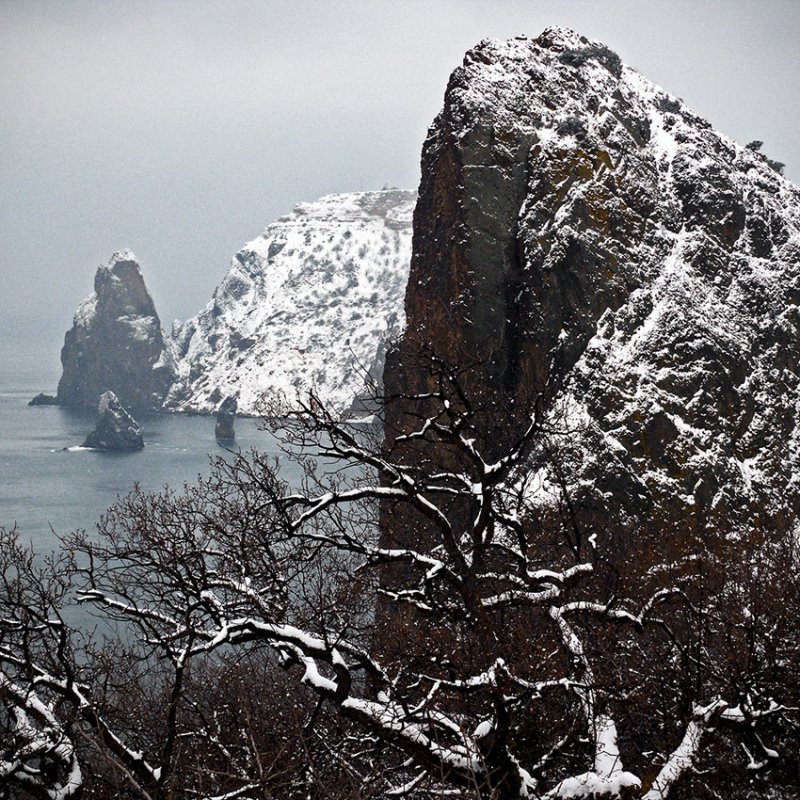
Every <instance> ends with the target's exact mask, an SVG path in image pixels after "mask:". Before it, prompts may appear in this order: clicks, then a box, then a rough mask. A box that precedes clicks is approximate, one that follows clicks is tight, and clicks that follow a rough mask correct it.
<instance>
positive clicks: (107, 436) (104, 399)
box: [83, 392, 144, 451]
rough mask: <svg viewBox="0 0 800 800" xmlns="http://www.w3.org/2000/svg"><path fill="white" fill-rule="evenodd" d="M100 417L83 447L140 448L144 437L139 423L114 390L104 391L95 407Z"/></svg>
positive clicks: (96, 448) (102, 448)
mask: <svg viewBox="0 0 800 800" xmlns="http://www.w3.org/2000/svg"><path fill="white" fill-rule="evenodd" d="M97 411H98V413H99V414H100V419H98V421H97V425H96V426H95V429H94V430H93V431H92V432H91V433H90V434H89V435H88V436H87V437H86V441H85V442H84V443H83V446H84V447H91V448H93V449H94V450H123V451H124V450H141V449H142V448H143V447H144V437H143V435H142V429H141V427H140V426H139V423H138V422H136V420H135V419H134V418H133V417H132V416H131V415H130V414H129V413H128V412H127V411H126V410H125V409H124V408H123V407H122V404H121V403H120V402H119V400H118V399H117V396H116V395H115V394H114V392H104V393H103V395H102V396H101V397H100V403H99V405H98V407H97Z"/></svg>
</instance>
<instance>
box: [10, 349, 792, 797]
mask: <svg viewBox="0 0 800 800" xmlns="http://www.w3.org/2000/svg"><path fill="white" fill-rule="evenodd" d="M428 383H429V388H428V389H426V391H425V392H420V393H419V394H417V395H415V396H413V397H410V398H403V402H404V403H406V405H407V406H408V407H410V408H412V409H415V411H414V412H413V413H412V414H410V415H409V416H408V417H407V424H405V425H404V427H403V429H402V430H396V431H392V432H390V435H389V436H387V437H385V438H384V437H383V434H381V433H379V432H376V431H375V430H373V429H370V428H369V427H368V426H365V425H359V424H354V423H348V422H343V421H341V418H340V416H339V415H335V414H332V413H330V412H329V410H328V409H326V408H325V406H324V404H322V403H321V402H320V401H319V399H318V398H316V397H315V396H314V395H313V394H312V395H310V396H309V397H308V398H307V400H306V401H305V402H304V403H302V404H301V408H300V410H299V411H294V412H292V413H291V414H289V415H288V416H283V417H282V418H281V420H280V423H279V425H280V429H281V431H282V434H283V436H284V440H285V443H286V452H287V457H288V456H292V457H294V458H296V459H299V460H300V461H301V462H302V463H303V464H304V467H305V480H304V483H303V486H302V487H299V488H298V487H290V486H288V485H287V484H286V483H285V482H284V481H282V480H281V478H280V473H279V471H278V469H277V467H276V465H275V464H274V463H272V462H270V460H269V459H267V458H265V457H264V456H263V455H260V454H258V453H250V454H246V455H239V456H237V457H235V458H233V460H231V461H230V462H229V463H226V462H220V463H218V464H217V466H216V469H215V471H214V473H213V474H212V476H211V478H210V479H208V480H205V481H201V482H200V483H199V484H198V485H197V486H195V487H186V488H185V489H184V491H183V492H182V493H176V492H172V491H167V492H164V493H161V494H155V495H153V494H146V493H142V492H139V491H136V492H134V493H133V494H131V495H130V496H129V497H128V498H126V499H125V500H124V501H122V502H121V503H119V504H117V505H116V506H115V507H114V508H112V509H111V511H110V512H109V513H108V515H106V517H105V518H104V519H103V520H102V521H101V523H100V525H99V536H98V537H87V536H76V537H72V538H71V539H70V540H69V542H68V547H69V548H70V553H68V554H67V555H65V556H62V557H61V558H60V559H56V560H55V561H54V562H52V563H51V564H49V565H48V566H47V567H46V568H45V569H46V574H43V573H41V572H40V571H38V569H39V568H38V567H36V564H35V561H34V560H33V559H32V557H31V556H30V554H28V553H26V552H25V551H24V550H22V549H21V548H19V545H18V542H17V541H16V539H15V537H14V536H13V535H7V536H6V538H5V539H4V541H3V545H4V547H3V552H4V554H5V555H4V558H5V559H6V562H5V565H6V575H7V577H6V580H5V585H4V593H3V598H2V600H0V607H2V613H3V619H2V636H3V638H2V641H0V644H2V647H1V648H0V667H2V670H3V673H2V675H3V681H4V683H3V690H2V698H3V703H4V708H5V709H6V711H5V717H4V718H3V719H4V725H3V731H4V752H5V755H4V756H3V761H2V762H0V770H3V772H2V774H3V776H4V777H5V778H6V780H7V783H8V785H9V786H13V787H15V788H14V789H13V791H15V792H22V791H23V790H24V791H27V792H28V793H29V794H30V795H32V796H37V797H38V796H41V797H64V798H66V797H70V796H76V795H77V793H78V792H79V791H80V786H81V784H82V781H81V769H82V768H83V765H84V763H86V764H89V765H90V766H91V770H92V772H93V775H96V776H98V777H97V780H99V781H104V783H103V784H102V785H104V786H106V787H114V789H113V791H115V792H119V793H127V794H128V795H130V796H136V797H142V798H167V797H173V796H182V797H198V798H199V797H206V798H212V797H213V798H220V799H221V798H234V797H270V796H272V793H278V794H277V796H281V797H292V796H298V797H299V796H303V797H305V796H315V797H353V798H355V797H362V798H366V797H415V798H423V797H438V796H461V797H475V798H494V799H495V800H505V799H506V798H520V797H529V798H534V797H536V798H568V797H572V798H575V797H586V798H590V797H607V798H640V799H641V800H666V798H668V797H669V798H678V797H681V796H682V795H681V792H682V791H683V787H687V786H688V787H694V788H690V789H689V791H699V790H698V788H697V787H700V788H701V789H702V791H704V792H707V793H708V794H707V796H708V797H714V796H715V795H714V794H713V792H715V791H716V788H715V787H718V786H720V785H724V780H723V782H722V784H720V781H719V778H718V777H717V778H714V777H712V778H708V777H706V776H707V775H708V774H709V771H713V770H714V769H716V770H717V773H716V775H717V776H718V775H719V774H720V772H721V773H722V774H723V775H724V774H725V773H726V772H727V773H730V772H731V771H732V770H734V769H737V768H738V769H739V770H740V773H741V774H743V775H760V774H764V773H768V772H771V773H772V774H778V775H779V778H778V780H779V781H783V785H782V786H781V784H780V783H779V784H777V785H778V788H779V789H781V788H782V789H784V790H786V791H794V792H795V794H796V789H797V787H796V780H795V783H794V786H793V787H792V778H791V777H790V776H789V777H787V775H788V772H787V770H791V761H790V760H787V757H784V756H782V755H781V754H780V753H779V752H778V751H777V749H775V747H774V745H773V742H772V741H771V740H770V739H769V738H768V737H769V736H772V737H774V739H775V741H776V742H780V741H783V742H784V743H785V742H787V741H791V737H792V736H794V735H796V733H797V729H796V727H793V726H795V725H796V722H795V719H796V717H795V716H794V715H795V714H796V708H795V706H796V705H797V698H798V693H797V680H796V677H791V676H792V675H794V676H796V674H797V666H798V652H800V647H798V642H797V639H798V636H797V630H796V621H795V620H796V618H794V617H793V616H792V615H793V614H796V612H797V611H798V608H797V602H798V597H799V596H800V592H798V587H797V579H796V578H792V576H793V575H796V574H797V561H796V554H795V553H794V552H793V551H792V548H791V546H786V547H778V545H777V544H774V543H772V544H770V543H768V542H766V541H764V537H755V538H754V540H753V541H750V542H748V543H747V547H746V548H745V547H744V546H742V547H740V548H737V547H734V546H733V545H732V546H731V548H730V553H729V554H728V555H726V554H723V555H719V554H716V553H710V554H708V556H707V557H706V555H702V557H701V554H699V553H698V554H696V555H697V558H694V559H689V560H688V561H687V559H686V558H684V556H681V557H680V558H677V559H676V560H675V562H674V563H666V562H665V563H663V564H661V565H659V569H658V570H654V571H653V574H652V575H648V576H644V579H643V580H642V588H641V590H640V591H639V592H638V593H637V594H636V595H631V596H627V597H621V596H618V595H617V594H616V591H615V587H616V584H615V583H614V581H613V580H610V579H609V576H610V575H613V564H612V565H608V564H604V563H603V559H602V557H601V548H600V547H599V546H597V544H598V543H597V537H596V534H594V533H593V532H592V531H586V532H580V533H581V536H580V541H581V542H583V544H582V545H581V546H576V542H577V541H578V539H577V538H576V536H575V531H574V530H567V527H568V526H567V527H564V528H559V527H558V526H556V527H555V528H554V529H553V530H548V531H547V532H546V535H544V534H543V527H542V521H541V518H542V509H541V502H540V498H539V497H538V496H537V493H536V492H535V490H534V489H535V487H534V486H533V485H532V482H531V474H532V459H536V458H538V457H539V455H537V454H541V453H543V452H547V449H548V447H547V446H545V445H546V444H547V442H546V440H547V438H548V435H549V433H550V431H549V430H548V425H547V424H546V423H545V417H544V414H543V410H542V404H541V403H536V404H534V405H533V407H532V408H530V409H528V410H527V411H526V412H525V414H524V415H523V417H524V419H523V421H522V422H520V415H519V414H518V415H517V420H516V422H515V429H517V430H518V431H519V433H518V435H516V436H515V437H514V438H513V441H511V442H510V443H509V444H507V445H506V446H504V447H502V448H498V445H497V442H496V441H491V437H487V434H486V430H487V429H486V426H485V424H484V423H485V419H486V415H487V413H491V414H494V415H497V414H500V413H501V412H502V410H497V409H495V410H493V411H489V410H487V408H485V407H477V408H476V407H473V404H472V403H471V400H470V397H469V395H468V393H467V392H466V390H465V388H464V386H463V384H462V382H461V373H459V372H458V371H456V370H450V369H448V368H447V367H446V366H445V365H442V364H436V365H435V369H434V370H432V373H431V379H430V381H429V382H428ZM495 423H496V424H501V421H499V420H497V419H496V420H495ZM323 463H324V469H320V468H319V466H320V465H321V464H323ZM392 519H393V520H395V521H396V525H395V526H394V527H393V526H392V525H387V520H392ZM565 519H567V518H566V517H565ZM381 520H382V527H381V525H380V524H379V522H380V521H381ZM387 531H389V533H387ZM392 531H394V533H392ZM744 552H746V553H748V554H750V555H749V558H748V561H747V563H744V560H743V559H742V557H741V553H744ZM73 553H74V554H75V555H72V554H73ZM730 554H733V557H732V558H730V557H728V556H729V555H730ZM726 559H727V560H726ZM779 570H782V571H781V572H780V573H779ZM9 575H10V576H11V577H10V578H9V577H8V576H9ZM767 581H775V582H776V583H777V582H780V583H781V584H782V587H783V589H784V590H785V592H786V595H785V597H784V598H783V600H782V601H781V602H779V603H774V602H768V601H767V600H768V599H765V598H764V597H763V589H764V585H765V583H766V582H767ZM73 590H74V591H75V596H76V597H77V599H78V601H79V602H80V603H82V604H84V605H87V606H89V607H91V608H93V609H95V611H96V613H98V614H99V615H100V616H101V617H102V618H103V619H105V620H111V621H113V622H114V623H115V625H116V626H117V628H116V635H117V636H118V644H117V645H116V649H114V648H113V647H112V646H111V645H109V644H105V645H104V646H99V645H96V644H94V643H92V644H91V646H89V645H87V644H86V643H83V644H82V645H81V646H80V648H78V645H77V644H76V640H75V637H74V635H73V634H72V633H70V631H69V628H68V626H67V625H66V623H65V622H64V615H63V613H62V612H61V610H60V609H61V608H62V607H63V604H64V602H65V600H66V599H67V597H68V595H69V592H70V591H73ZM792 604H794V605H792ZM78 650H80V652H78ZM109 654H111V656H109ZM114 654H116V655H114ZM276 663H277V664H280V665H281V666H282V667H284V669H285V670H286V676H284V677H281V678H280V679H279V678H278V677H277V675H278V673H277V672H276V671H275V669H274V666H275V664H276ZM120 664H122V665H123V672H124V673H125V674H127V675H128V677H129V682H128V684H127V685H126V686H125V687H121V686H120ZM792 670H793V672H792ZM254 675H258V676H260V677H259V678H258V679H257V680H255V679H253V676H254ZM209 680H214V681H218V684H217V685H218V686H219V687H220V691H219V692H218V693H215V692H214V691H213V690H212V691H210V692H209V689H208V681H209ZM132 686H133V687H136V688H135V690H132V689H131V687H132ZM290 687H291V688H290ZM223 689H224V691H223ZM132 697H138V698H139V701H138V702H132V701H131V698H132ZM137 720H138V723H137ZM270 728H273V729H275V731H276V732H277V735H276V736H273V737H272V739H271V740H270V736H269V734H270V730H269V729H270ZM5 738H8V740H9V743H10V744H9V746H6V745H5ZM268 740H270V741H269V743H267V742H268ZM76 753H79V754H80V753H84V754H86V755H85V761H82V760H81V759H80V758H78V756H76ZM737 764H738V765H739V766H738V767H737V766H735V765H737ZM787 764H789V766H788V767H786V765H787ZM782 768H783V772H781V769H782ZM701 772H702V773H703V775H700V773H701ZM780 776H783V777H780ZM87 785H88V784H87ZM98 785H100V784H98ZM759 786H760V787H761V788H762V789H763V788H764V787H765V786H766V787H769V786H770V782H769V780H766V781H765V782H764V783H761V784H759ZM787 786H788V787H789V789H788V790H787ZM107 791H108V792H109V793H110V791H111V789H110V788H107ZM696 796H699V795H696ZM717 796H718V795H717ZM729 796H730V795H729ZM742 796H745V795H742ZM762 796H763V795H762ZM783 796H784V797H788V796H794V795H789V794H788V793H784V795H783Z"/></svg>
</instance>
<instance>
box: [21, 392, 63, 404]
mask: <svg viewBox="0 0 800 800" xmlns="http://www.w3.org/2000/svg"><path fill="white" fill-rule="evenodd" d="M58 404H59V403H58V398H57V397H54V396H53V395H52V394H45V393H44V392H39V394H37V395H36V397H34V398H33V399H32V400H31V401H30V402H29V403H28V405H29V406H57V405H58Z"/></svg>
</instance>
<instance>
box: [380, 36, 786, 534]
mask: <svg viewBox="0 0 800 800" xmlns="http://www.w3.org/2000/svg"><path fill="white" fill-rule="evenodd" d="M798 304H800V189H798V188H797V187H796V186H794V185H792V184H791V183H789V182H788V181H787V180H785V179H784V178H783V177H782V175H781V174H780V171H779V169H776V165H775V163H774V162H770V161H769V160H768V159H767V158H766V157H765V156H763V155H761V154H760V153H758V152H756V151H755V150H754V149H753V148H748V147H745V146H742V145H741V144H739V143H737V142H735V141H733V140H732V139H730V138H729V137H727V136H725V135H724V134H722V133H719V132H718V131H716V130H714V129H713V128H712V126H711V125H710V124H709V123H708V122H707V121H705V120H703V119H701V118H700V117H698V116H697V115H696V114H694V113H693V112H692V111H691V110H690V109H689V108H688V107H687V106H686V105H685V104H684V103H683V102H682V101H681V100H680V99H679V98H677V97H674V96H672V95H670V94H669V93H667V92H665V91H663V90H662V89H660V88H659V87H657V86H655V85H654V84H652V83H650V82H649V81H648V80H647V79H645V78H644V77H642V76H641V75H640V74H638V73H637V72H635V71H634V70H633V69H631V68H629V67H627V66H626V65H624V64H622V63H621V61H620V59H619V58H618V57H617V56H616V54H614V53H613V52H611V51H610V50H609V49H608V48H607V47H605V46H604V45H602V44H600V43H598V42H594V41H590V40H588V39H586V38H584V37H581V36H579V35H578V34H576V33H574V32H572V31H569V30H566V29H561V28H553V29H549V30H547V31H545V32H544V33H543V34H542V35H541V36H539V37H538V38H535V39H534V38H530V39H529V38H525V37H520V38H517V39H512V40H510V41H496V40H486V41H484V42H482V43H481V44H479V45H478V46H477V47H475V48H474V49H473V50H471V51H469V52H468V53H467V55H466V57H465V59H464V63H463V65H462V66H461V67H459V68H458V69H456V71H455V72H454V73H453V75H452V77H451V79H450V82H449V85H448V88H447V92H446V95H445V100H444V108H443V110H442V111H441V113H440V114H439V116H438V117H437V119H436V120H435V122H434V124H433V126H432V127H431V129H430V132H429V135H428V138H427V140H426V142H425V145H424V150H423V156H422V182H421V185H420V190H419V201H418V203H417V207H416V211H415V216H414V242H413V253H412V259H411V273H410V278H409V282H408V290H407V293H406V314H407V324H406V328H405V334H404V337H403V340H402V342H401V344H400V346H398V347H397V348H396V349H395V350H393V351H392V352H391V353H390V354H389V357H388V360H387V368H386V370H385V373H384V380H385V384H386V389H387V394H389V395H392V394H408V393H411V392H415V391H419V390H421V389H424V387H425V384H426V381H427V380H428V377H427V375H426V372H425V370H424V369H420V368H418V366H417V365H416V362H415V354H417V353H419V352H420V351H421V350H424V349H425V348H430V349H432V350H433V351H435V352H436V353H437V354H438V355H440V356H441V357H442V358H445V359H447V360H448V361H450V362H451V363H454V364H458V365H462V366H467V365H472V368H471V371H470V377H469V383H470V385H471V386H473V387H476V391H477V393H478V395H479V396H480V402H481V403H482V405H483V407H484V408H485V409H487V410H488V411H489V414H488V415H487V419H491V420H492V421H493V423H492V424H491V425H490V424H489V422H487V426H489V427H487V431H488V430H489V428H491V436H489V435H488V434H487V438H490V439H491V441H492V442H493V443H494V444H495V445H496V446H497V447H498V448H502V447H503V446H504V444H505V443H507V442H508V441H509V439H510V438H511V437H512V436H513V435H514V427H515V424H518V423H519V419H518V418H519V416H520V415H523V416H524V414H522V412H523V411H524V410H525V409H527V408H529V407H530V404H531V403H532V401H533V400H534V399H535V397H536V396H537V395H538V394H539V393H540V392H542V393H544V397H545V401H546V404H547V407H548V409H549V414H550V420H549V421H550V424H551V425H552V426H553V427H554V428H556V429H559V430H561V431H562V432H563V435H561V436H557V437H556V438H555V439H551V444H552V445H553V447H554V448H555V451H556V452H557V453H558V459H559V462H560V465H559V467H558V470H557V472H558V474H554V472H553V469H552V467H551V468H546V467H542V468H541V470H539V472H538V473H537V475H536V482H535V483H536V485H537V487H538V489H537V490H536V491H537V492H538V495H537V496H541V497H546V496H547V493H548V490H549V489H553V490H555V488H556V487H559V486H563V485H564V483H565V482H566V483H567V484H568V488H569V492H570V494H571V496H572V498H573V502H574V508H575V509H577V512H578V515H579V517H580V519H581V520H582V522H583V523H584V524H585V525H586V527H587V529H588V530H594V531H595V532H597V531H599V530H614V529H620V530H626V531H629V532H630V531H632V530H636V531H639V532H642V531H646V530H650V531H652V532H654V535H655V536H656V537H662V536H668V535H671V533H668V532H676V533H678V535H679V536H682V537H684V538H685V534H686V532H687V531H692V532H696V533H699V534H700V535H702V533H703V532H704V531H708V530H712V529H713V530H717V531H719V532H721V533H722V534H723V535H742V534H744V533H746V532H747V531H749V530H754V529H758V528H769V529H770V530H777V531H786V530H789V529H791V528H792V527H793V526H795V525H796V524H797V511H798V509H799V508H800V482H798V478H797V476H798V474H800V438H799V434H798V431H799V430H800V428H798V409H799V407H798V400H797V398H798V389H799V386H800V379H799V378H798V375H799V374H800V308H799V305H798ZM414 410H415V409H409V408H408V407H406V408H402V409H398V410H397V411H396V413H395V414H394V416H393V418H391V419H390V425H389V428H388V430H389V431H390V437H391V435H392V433H391V431H392V430H400V431H402V430H404V421H403V416H404V414H406V413H408V412H409V411H414ZM515 420H516V422H515ZM532 468H533V469H534V470H536V469H538V468H537V466H536V461H535V458H534V462H533V464H532ZM679 532H682V533H679Z"/></svg>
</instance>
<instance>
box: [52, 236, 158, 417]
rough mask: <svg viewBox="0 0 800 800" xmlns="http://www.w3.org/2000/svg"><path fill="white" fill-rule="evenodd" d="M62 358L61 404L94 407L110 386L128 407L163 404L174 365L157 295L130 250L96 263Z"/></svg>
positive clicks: (59, 387)
mask: <svg viewBox="0 0 800 800" xmlns="http://www.w3.org/2000/svg"><path fill="white" fill-rule="evenodd" d="M61 364H62V366H63V373H62V375H61V380H60V381H59V384H58V402H59V403H60V404H61V405H66V406H79V407H82V408H95V407H96V406H97V401H98V398H99V397H100V395H101V394H103V392H105V391H107V390H111V391H113V392H114V393H115V394H116V395H117V396H118V397H119V398H120V400H121V401H122V403H124V405H126V406H127V407H130V408H134V409H152V408H159V407H160V406H161V403H162V401H163V400H164V397H165V396H166V394H167V391H168V389H169V386H170V384H171V383H172V378H173V375H172V370H171V368H170V366H169V363H168V359H167V355H166V353H165V350H164V339H163V335H162V333H161V323H160V321H159V318H158V314H157V313H156V309H155V306H154V305H153V300H152V298H151V297H150V294H149V292H148V291H147V287H146V286H145V283H144V279H143V278H142V273H141V271H140V269H139V264H138V263H137V261H136V258H135V256H134V255H133V253H131V252H130V251H129V250H124V251H122V252H118V253H115V254H114V255H113V256H112V258H111V260H110V261H109V262H108V266H105V267H99V268H98V270H97V274H96V275H95V279H94V292H93V294H91V295H90V296H89V297H87V298H86V299H85V300H84V301H83V302H82V303H81V304H80V306H79V307H78V310H77V312H76V314H75V318H74V321H73V325H72V329H71V330H69V331H68V332H67V334H66V336H65V337H64V347H63V349H62V350H61Z"/></svg>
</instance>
